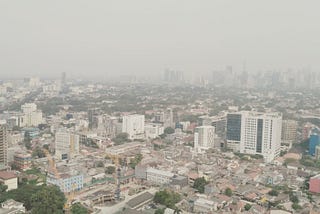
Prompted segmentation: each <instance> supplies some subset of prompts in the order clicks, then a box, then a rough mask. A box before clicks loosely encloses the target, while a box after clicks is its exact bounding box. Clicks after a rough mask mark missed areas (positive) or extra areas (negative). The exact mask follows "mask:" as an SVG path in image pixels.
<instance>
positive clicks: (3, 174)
mask: <svg viewBox="0 0 320 214" xmlns="http://www.w3.org/2000/svg"><path fill="white" fill-rule="evenodd" d="M16 177H17V175H16V173H14V172H12V171H0V179H3V180H8V179H12V178H16Z"/></svg>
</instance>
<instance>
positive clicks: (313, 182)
mask: <svg viewBox="0 0 320 214" xmlns="http://www.w3.org/2000/svg"><path fill="white" fill-rule="evenodd" d="M309 191H310V192H313V193H320V174H319V175H316V176H313V177H311V178H310V182H309Z"/></svg>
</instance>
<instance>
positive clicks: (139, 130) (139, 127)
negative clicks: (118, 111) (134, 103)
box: [122, 114, 144, 140]
mask: <svg viewBox="0 0 320 214" xmlns="http://www.w3.org/2000/svg"><path fill="white" fill-rule="evenodd" d="M122 132H125V133H128V135H129V139H131V140H133V139H140V138H143V137H144V115H140V114H133V115H127V116H124V117H123V118H122Z"/></svg>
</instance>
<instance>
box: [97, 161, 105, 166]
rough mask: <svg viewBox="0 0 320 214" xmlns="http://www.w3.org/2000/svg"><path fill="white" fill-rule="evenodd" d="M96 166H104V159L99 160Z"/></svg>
mask: <svg viewBox="0 0 320 214" xmlns="http://www.w3.org/2000/svg"><path fill="white" fill-rule="evenodd" d="M96 166H97V167H104V164H103V162H102V161H98V162H96Z"/></svg>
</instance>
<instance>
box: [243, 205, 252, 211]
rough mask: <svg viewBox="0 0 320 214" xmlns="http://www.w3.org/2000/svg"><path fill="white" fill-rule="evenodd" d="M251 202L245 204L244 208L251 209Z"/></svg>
mask: <svg viewBox="0 0 320 214" xmlns="http://www.w3.org/2000/svg"><path fill="white" fill-rule="evenodd" d="M251 207H252V206H251V204H246V205H245V206H244V209H245V210H246V211H248V210H250V209H251Z"/></svg>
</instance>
